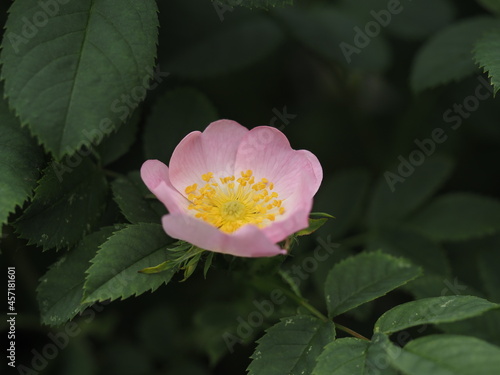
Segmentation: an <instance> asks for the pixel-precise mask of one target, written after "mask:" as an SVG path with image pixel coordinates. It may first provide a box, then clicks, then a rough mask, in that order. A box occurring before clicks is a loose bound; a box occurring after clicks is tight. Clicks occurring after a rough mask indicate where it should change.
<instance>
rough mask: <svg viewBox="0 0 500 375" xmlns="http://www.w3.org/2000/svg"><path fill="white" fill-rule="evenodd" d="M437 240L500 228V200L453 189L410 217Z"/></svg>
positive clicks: (420, 230) (413, 222) (474, 235)
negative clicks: (457, 191)
mask: <svg viewBox="0 0 500 375" xmlns="http://www.w3.org/2000/svg"><path fill="white" fill-rule="evenodd" d="M408 225H409V226H410V227H412V228H414V229H415V230H416V231H418V232H420V233H422V234H423V235H425V236H428V237H429V238H431V239H434V240H436V241H460V240H466V239H470V238H477V237H481V236H485V235H487V234H492V233H495V232H497V231H499V230H500V202H498V201H497V200H495V199H492V198H487V197H483V196H480V195H475V194H470V193H449V194H446V195H442V196H440V197H438V198H436V199H435V200H433V201H432V202H431V203H430V204H429V205H427V206H426V207H425V208H423V209H422V210H421V211H419V212H418V213H417V214H416V215H415V216H414V217H413V218H411V219H410V220H409V221H408Z"/></svg>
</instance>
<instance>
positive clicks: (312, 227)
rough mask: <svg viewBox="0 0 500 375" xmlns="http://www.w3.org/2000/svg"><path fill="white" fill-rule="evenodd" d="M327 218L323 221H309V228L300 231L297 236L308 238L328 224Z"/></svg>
mask: <svg viewBox="0 0 500 375" xmlns="http://www.w3.org/2000/svg"><path fill="white" fill-rule="evenodd" d="M327 221H328V219H327V218H322V219H309V226H308V227H307V228H305V229H302V230H299V231H298V232H297V233H296V234H297V236H308V235H310V234H312V233H314V232H316V231H317V230H318V229H319V228H321V227H322V226H323V225H324V224H325V223H326V222H327Z"/></svg>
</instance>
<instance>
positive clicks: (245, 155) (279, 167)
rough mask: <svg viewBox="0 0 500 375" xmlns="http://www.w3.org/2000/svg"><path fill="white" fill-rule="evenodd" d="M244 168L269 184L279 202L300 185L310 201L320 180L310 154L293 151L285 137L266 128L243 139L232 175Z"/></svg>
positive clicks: (260, 127) (303, 151)
mask: <svg viewBox="0 0 500 375" xmlns="http://www.w3.org/2000/svg"><path fill="white" fill-rule="evenodd" d="M247 169H251V170H253V172H254V176H255V177H256V179H260V178H263V177H264V178H267V179H268V180H269V181H272V182H273V183H274V186H275V187H276V188H275V191H276V192H277V193H278V194H279V196H280V199H286V198H288V197H291V196H293V195H294V193H296V191H297V187H298V185H300V184H302V183H305V184H306V185H307V186H308V189H307V191H308V193H307V194H308V195H310V197H308V198H311V197H312V196H313V195H314V194H315V193H316V191H317V190H318V188H319V185H320V183H321V179H322V178H323V173H322V169H321V165H320V164H319V161H318V159H317V158H316V157H315V156H314V155H313V154H312V153H310V152H309V151H305V150H298V151H297V150H293V149H292V148H291V146H290V143H289V142H288V139H287V138H286V136H285V135H284V134H283V133H282V132H280V131H279V130H278V129H275V128H272V127H269V126H259V127H256V128H253V129H252V130H250V131H249V132H248V133H247V134H246V135H245V137H244V138H243V139H242V141H241V143H240V147H239V148H238V153H237V155H236V164H235V172H236V173H240V172H241V171H245V170H247Z"/></svg>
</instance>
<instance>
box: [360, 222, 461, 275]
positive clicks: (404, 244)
mask: <svg viewBox="0 0 500 375" xmlns="http://www.w3.org/2000/svg"><path fill="white" fill-rule="evenodd" d="M368 248H369V249H372V250H376V249H381V250H382V251H383V252H384V253H388V254H391V255H393V256H397V257H403V258H406V259H408V260H410V261H411V262H412V263H413V264H415V265H416V266H421V267H422V268H423V269H424V271H425V274H426V275H428V274H435V275H443V276H450V275H451V266H450V264H449V261H448V258H447V257H446V254H445V252H444V250H443V248H442V247H441V246H440V245H438V244H437V243H435V242H433V241H431V240H429V239H428V238H427V237H425V236H423V235H422V234H420V233H416V232H414V231H412V230H409V229H407V228H401V227H387V228H378V229H377V230H376V231H375V232H373V233H371V234H370V237H369V241H368Z"/></svg>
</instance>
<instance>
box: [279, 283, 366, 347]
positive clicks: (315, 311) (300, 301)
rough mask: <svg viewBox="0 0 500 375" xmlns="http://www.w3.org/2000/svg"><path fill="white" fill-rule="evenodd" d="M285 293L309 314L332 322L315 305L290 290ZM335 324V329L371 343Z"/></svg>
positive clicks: (354, 332) (348, 329)
mask: <svg viewBox="0 0 500 375" xmlns="http://www.w3.org/2000/svg"><path fill="white" fill-rule="evenodd" d="M282 290H283V289H282ZM283 293H285V294H286V295H287V296H288V297H290V298H291V299H293V300H294V301H295V302H297V303H298V304H299V305H300V306H302V307H304V308H306V309H307V310H309V312H311V313H312V314H313V315H314V316H316V317H317V318H319V319H321V320H322V321H323V322H325V323H326V322H328V321H330V319H328V318H327V317H326V316H325V315H323V314H322V313H321V312H320V311H319V310H318V309H317V308H315V307H314V306H313V305H311V304H310V303H309V302H307V301H306V300H305V299H304V298H302V297H299V296H297V295H296V294H295V293H293V292H291V291H289V290H283ZM333 324H335V328H337V329H340V330H341V331H344V332H346V333H348V334H350V335H351V336H354V337H356V338H358V339H361V340H366V341H370V339H368V338H366V337H365V336H363V335H362V334H360V333H357V332H356V331H354V330H352V329H350V328H347V327H345V326H343V325H342V324H338V323H335V322H334V323H333Z"/></svg>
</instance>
